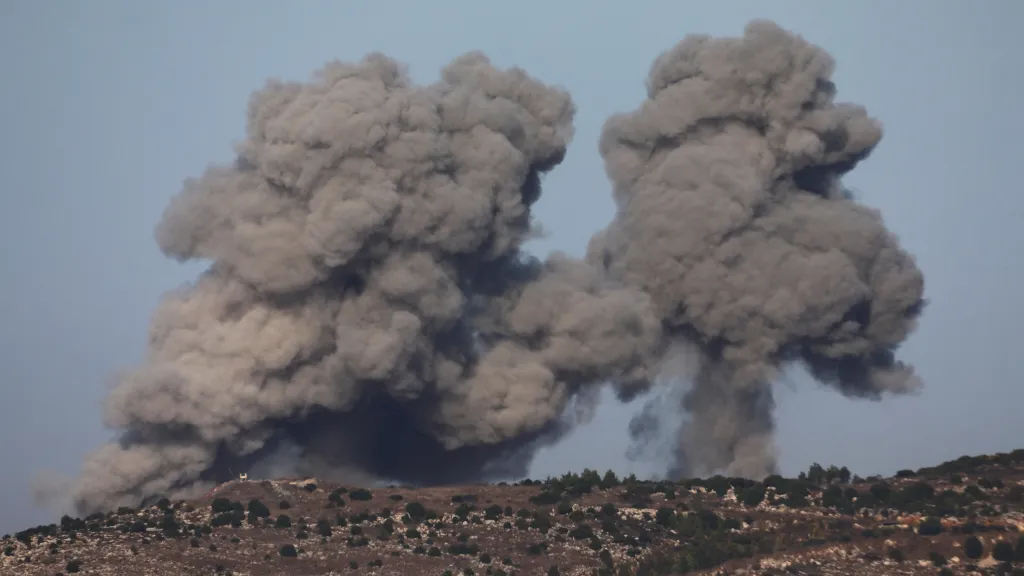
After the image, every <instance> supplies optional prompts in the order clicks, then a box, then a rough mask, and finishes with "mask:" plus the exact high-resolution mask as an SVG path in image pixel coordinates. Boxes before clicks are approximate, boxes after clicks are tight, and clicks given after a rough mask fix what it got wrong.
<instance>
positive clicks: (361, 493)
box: [348, 488, 373, 502]
mask: <svg viewBox="0 0 1024 576" xmlns="http://www.w3.org/2000/svg"><path fill="white" fill-rule="evenodd" d="M348 497H349V498H351V499H352V500H359V501H363V502H365V501H367V500H372V499H373V494H372V493H371V492H370V491H369V490H367V489H365V488H356V489H355V490H353V491H351V492H349V493H348Z"/></svg>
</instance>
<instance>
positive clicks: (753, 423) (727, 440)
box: [588, 21, 924, 477]
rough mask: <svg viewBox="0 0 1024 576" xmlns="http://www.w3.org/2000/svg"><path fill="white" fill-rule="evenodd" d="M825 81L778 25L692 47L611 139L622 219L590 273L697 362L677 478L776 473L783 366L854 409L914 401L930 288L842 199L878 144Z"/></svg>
mask: <svg viewBox="0 0 1024 576" xmlns="http://www.w3.org/2000/svg"><path fill="white" fill-rule="evenodd" d="M833 68H834V63H833V60H832V59H831V57H830V56H829V55H828V54H827V53H826V52H825V51H824V50H822V49H821V48H819V47H817V46H814V45H812V44H809V43H808V42H806V41H804V40H803V39H802V38H800V37H798V36H795V35H792V34H790V33H788V32H786V31H784V30H782V29H780V28H779V27H778V26H776V25H774V24H772V23H770V22H764V21H756V22H753V23H751V24H750V25H748V27H747V29H746V33H745V35H744V36H743V37H742V38H723V39H712V38H709V37H707V36H689V37H687V38H685V39H684V40H683V41H682V42H680V43H679V44H678V45H676V46H675V47H674V48H672V49H671V50H669V51H668V52H666V53H664V54H662V55H661V56H659V57H658V58H657V60H656V61H655V62H654V64H653V66H652V67H651V71H650V74H649V76H648V79H647V95H648V97H647V100H646V101H644V102H643V103H642V104H641V106H640V107H639V108H638V109H637V110H636V111H634V112H631V113H628V114H622V115H617V116H614V117H612V118H611V119H609V120H608V122H607V123H606V124H605V127H604V131H603V134H602V137H601V143H600V150H601V154H602V155H603V157H604V160H605V166H606V169H607V172H608V175H609V177H610V178H611V180H612V185H613V190H614V196H615V201H616V202H617V205H618V213H617V216H616V218H615V220H614V221H613V222H612V223H611V225H610V226H609V227H608V228H607V230H605V231H604V232H602V233H601V234H599V235H598V236H597V237H595V238H594V239H593V240H592V242H591V246H590V247H589V251H588V259H589V261H591V262H593V263H595V264H596V265H598V266H600V267H601V268H602V269H603V270H604V271H605V272H606V274H607V275H608V276H609V277H611V278H615V279H618V280H621V281H623V282H625V283H627V284H629V285H632V286H635V287H638V288H640V289H642V290H643V291H644V292H645V293H646V294H648V295H649V296H650V297H651V299H652V301H653V304H654V308H655V314H656V315H657V316H658V318H659V319H660V320H661V321H662V323H663V325H664V327H665V330H666V332H667V333H668V334H670V335H671V336H672V337H675V338H682V339H686V340H688V341H691V342H694V343H695V344H697V345H698V346H699V347H700V348H701V349H702V352H703V353H702V355H701V356H702V357H701V358H700V359H699V361H698V362H699V364H698V368H697V374H696V376H695V377H694V379H693V381H692V383H690V385H691V386H692V387H691V388H690V389H689V390H688V391H687V393H686V394H685V395H683V397H682V401H681V404H682V405H681V407H680V408H681V411H682V412H684V413H686V414H687V415H688V418H687V419H686V422H685V423H684V424H683V426H682V427H681V429H680V438H679V442H678V444H677V447H678V448H677V455H676V463H675V466H674V468H675V469H674V471H673V475H682V474H707V473H712V472H714V471H724V472H726V473H729V474H733V475H739V476H753V477H758V476H764V475H766V474H769V473H772V472H774V471H775V466H776V461H775V455H774V441H773V438H772V432H773V428H774V423H773V419H772V408H773V400H772V389H771V383H772V382H773V380H775V378H776V376H777V374H778V373H779V369H780V367H781V366H782V364H783V363H784V362H786V361H793V360H800V361H803V363H805V364H806V366H808V367H809V369H810V371H811V373H812V374H813V375H814V376H815V377H816V378H817V379H818V380H820V381H821V382H823V383H826V384H829V385H832V386H834V387H836V388H837V389H839V390H840V391H841V392H842V393H843V394H846V395H850V396H860V397H868V398H877V397H879V396H880V395H881V394H883V393H885V392H892V393H903V392H908V391H911V390H913V389H915V388H917V387H918V385H919V382H918V380H917V378H916V377H915V375H914V373H913V370H912V369H911V368H910V367H909V366H906V365H904V364H902V363H900V362H897V361H896V360H895V359H894V354H893V352H894V350H895V348H896V347H897V346H898V345H899V344H900V343H901V342H902V341H903V340H904V339H905V338H906V337H907V335H908V334H909V333H910V332H911V331H912V330H913V328H914V326H915V319H916V317H917V315H918V314H919V313H920V311H921V308H922V306H923V300H922V294H923V287H924V281H923V276H922V274H921V272H920V270H919V269H918V268H917V267H916V265H915V263H914V261H913V259H912V258H911V257H910V256H909V255H908V254H907V253H906V252H904V251H903V250H902V249H901V248H900V246H899V245H898V242H897V240H896V238H895V237H894V236H893V235H892V234H891V233H889V232H888V231H887V230H886V228H885V226H884V225H883V223H882V219H881V216H880V215H879V213H878V212H877V211H876V210H872V209H870V208H866V207H864V206H861V205H858V204H857V203H855V202H854V201H853V200H852V198H851V197H850V195H849V194H848V193H846V192H845V191H844V189H843V188H842V186H841V184H840V177H841V176H842V175H843V174H845V173H846V172H848V171H850V170H851V169H853V168H854V166H856V165H857V163H858V162H860V161H862V160H864V159H865V158H867V156H868V155H869V154H870V153H871V151H872V150H873V149H874V147H875V146H876V145H877V144H878V142H879V140H880V139H881V137H882V128H881V126H880V124H879V123H878V122H876V121H875V120H873V119H872V118H870V117H869V116H868V115H867V113H866V112H865V110H864V109H863V108H862V107H860V106H855V105H851V104H844V103H837V102H835V95H836V88H835V85H834V84H833V83H832V81H831V79H830V78H831V75H832V71H833ZM664 376H666V377H667V378H671V376H672V375H671V374H665V375H664ZM645 421H646V422H648V424H646V425H645ZM634 424H635V426H634V431H635V432H640V431H642V430H643V429H644V428H645V427H646V426H649V425H651V424H650V413H649V412H648V411H645V413H644V414H642V418H641V419H639V420H638V421H636V422H635V423H634ZM639 439H640V440H643V435H642V434H641V435H640V438H639Z"/></svg>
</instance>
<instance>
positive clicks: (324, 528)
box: [316, 518, 333, 538]
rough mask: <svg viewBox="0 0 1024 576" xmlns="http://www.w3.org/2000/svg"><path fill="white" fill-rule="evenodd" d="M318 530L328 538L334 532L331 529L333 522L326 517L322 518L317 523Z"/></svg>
mask: <svg viewBox="0 0 1024 576" xmlns="http://www.w3.org/2000/svg"><path fill="white" fill-rule="evenodd" d="M316 532H317V534H319V535H321V536H323V537H324V538H327V537H328V536H330V535H331V534H333V531H332V530H331V523H330V522H328V521H327V520H326V519H324V518H321V519H320V520H318V521H317V523H316Z"/></svg>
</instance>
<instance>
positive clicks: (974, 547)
mask: <svg viewBox="0 0 1024 576" xmlns="http://www.w3.org/2000/svg"><path fill="white" fill-rule="evenodd" d="M984 553H985V546H984V545H983V544H982V543H981V540H979V539H978V537H977V536H969V537H968V538H967V539H966V540H964V556H967V557H968V558H970V559H971V560H977V559H978V558H981V556H982V554H984Z"/></svg>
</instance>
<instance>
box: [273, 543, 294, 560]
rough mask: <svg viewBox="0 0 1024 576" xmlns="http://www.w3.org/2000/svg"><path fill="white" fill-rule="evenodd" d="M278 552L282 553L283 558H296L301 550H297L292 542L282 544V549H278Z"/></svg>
mask: <svg viewBox="0 0 1024 576" xmlns="http://www.w3.org/2000/svg"><path fill="white" fill-rule="evenodd" d="M278 553H279V554H281V557H282V558H295V557H297V556H298V555H299V551H298V550H296V549H295V546H293V545H291V544H285V545H284V546H281V549H280V550H279V551H278Z"/></svg>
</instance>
